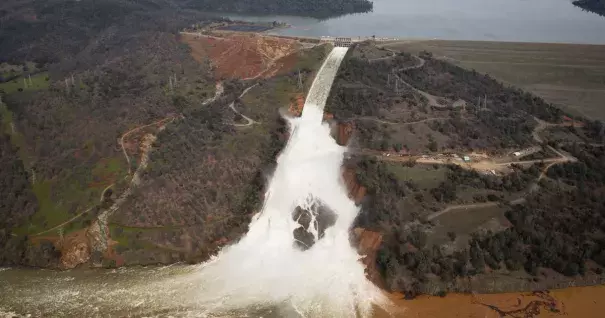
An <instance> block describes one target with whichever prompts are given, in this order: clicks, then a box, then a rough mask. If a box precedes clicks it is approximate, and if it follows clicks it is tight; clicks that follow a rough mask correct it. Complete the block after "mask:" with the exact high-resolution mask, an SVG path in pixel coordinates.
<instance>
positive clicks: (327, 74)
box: [302, 47, 349, 122]
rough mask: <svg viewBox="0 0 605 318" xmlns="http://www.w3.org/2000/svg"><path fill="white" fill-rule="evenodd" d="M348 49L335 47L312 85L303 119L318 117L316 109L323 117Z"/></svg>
mask: <svg viewBox="0 0 605 318" xmlns="http://www.w3.org/2000/svg"><path fill="white" fill-rule="evenodd" d="M348 49H349V48H347V47H335V48H334V49H332V52H330V54H329V55H328V57H327V58H326V60H325V61H324V63H323V65H322V66H321V69H320V70H319V72H318V73H317V76H316V77H315V80H314V81H313V84H311V89H310V90H309V94H307V99H306V100H305V106H304V108H303V112H302V117H308V116H311V115H312V114H313V115H316V114H317V112H316V111H315V109H317V110H319V112H321V113H322V116H323V110H324V107H325V106H326V101H327V100H328V96H329V95H330V90H331V88H332V83H334V78H335V77H336V73H337V72H338V68H339V67H340V63H341V62H342V60H343V59H344V57H345V55H346V54H347V51H348ZM319 122H321V119H319Z"/></svg>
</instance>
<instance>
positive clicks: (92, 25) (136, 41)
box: [0, 0, 324, 267]
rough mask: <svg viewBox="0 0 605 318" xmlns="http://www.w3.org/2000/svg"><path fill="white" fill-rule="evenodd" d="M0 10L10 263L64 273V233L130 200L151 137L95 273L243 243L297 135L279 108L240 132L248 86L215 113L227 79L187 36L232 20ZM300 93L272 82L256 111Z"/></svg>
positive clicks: (135, 4) (100, 10)
mask: <svg viewBox="0 0 605 318" xmlns="http://www.w3.org/2000/svg"><path fill="white" fill-rule="evenodd" d="M273 9H275V10H285V9H286V8H284V7H283V6H278V7H274V8H273ZM0 10H2V11H0V25H1V28H0V43H2V45H0V56H1V60H0V79H2V81H1V82H0V96H1V97H2V108H1V110H2V112H1V113H0V115H1V117H2V118H1V119H2V121H1V123H2V124H1V126H0V128H1V129H0V134H2V140H1V143H0V151H1V153H2V157H1V159H2V167H3V168H2V169H1V170H2V173H1V177H2V180H3V184H2V188H1V189H0V191H1V192H2V193H3V195H2V198H3V200H2V204H1V205H0V264H3V265H4V264H8V265H23V266H40V267H56V266H58V261H59V257H60V256H61V251H60V250H59V249H61V244H60V242H62V241H61V239H62V238H63V236H65V237H70V235H72V234H73V233H77V232H78V231H82V230H85V229H87V228H88V227H89V226H90V225H91V224H92V223H93V222H95V220H96V218H97V216H98V215H99V214H100V213H101V212H102V211H104V210H106V209H107V208H108V207H110V206H111V205H112V204H114V203H115V202H116V201H117V199H118V198H119V197H120V195H121V194H122V193H123V192H124V190H125V189H126V188H127V187H128V184H129V180H130V179H131V176H132V172H134V171H136V169H137V168H138V165H139V163H140V158H141V153H142V151H141V149H142V148H141V147H142V146H141V144H142V141H143V140H144V139H145V138H147V137H148V136H151V135H155V137H154V138H157V140H156V141H155V142H153V143H152V145H151V146H152V147H151V148H152V149H153V150H152V151H151V153H150V155H149V157H150V163H149V165H148V169H147V170H146V171H145V173H141V182H140V183H141V184H140V186H139V187H137V188H136V189H134V190H133V193H132V195H130V196H129V197H128V200H126V201H125V203H124V204H123V205H124V207H122V208H121V209H120V210H119V211H118V212H117V213H116V214H115V215H114V216H113V217H112V218H111V219H110V220H109V221H108V222H109V230H110V232H111V236H112V238H113V239H114V241H116V242H118V244H117V246H115V247H114V250H113V251H112V253H113V254H111V253H107V254H105V255H99V253H93V255H92V256H91V259H90V264H89V265H93V266H115V265H118V264H128V265H132V264H157V263H172V262H178V261H186V260H196V261H200V260H204V259H206V257H208V255H209V254H211V253H213V252H215V251H216V250H217V249H218V248H219V246H221V245H223V244H226V243H227V242H228V241H231V240H235V239H237V238H239V236H240V235H241V234H242V233H243V232H244V231H245V229H246V226H247V224H248V220H249V217H250V216H251V213H252V212H253V211H255V210H256V209H258V205H259V202H260V201H261V200H262V192H263V189H262V188H263V187H264V181H265V177H264V171H265V169H267V166H271V165H272V164H273V160H274V157H275V154H276V152H277V149H281V142H282V140H281V138H282V137H283V133H284V129H285V128H284V127H285V126H284V123H283V122H282V121H280V120H279V118H278V112H277V108H275V109H266V111H264V112H262V113H260V116H258V117H257V118H255V119H256V120H257V121H258V122H259V124H257V125H255V127H254V129H252V132H250V131H245V132H240V131H238V130H237V129H235V128H234V126H233V125H232V124H231V123H233V122H234V121H236V120H237V118H236V116H235V113H234V112H233V111H231V110H230V109H229V108H228V105H229V103H231V102H233V101H234V100H237V96H239V94H241V92H242V90H243V89H244V87H243V83H242V82H239V81H236V80H235V81H228V82H225V83H223V87H224V93H223V94H222V96H219V98H217V99H216V100H214V101H212V102H210V103H207V102H208V101H211V97H213V96H214V95H215V93H216V80H217V78H216V77H215V74H214V73H213V69H212V68H211V66H210V63H209V61H205V62H204V63H199V62H196V61H195V60H194V59H193V57H192V56H191V51H190V48H189V46H188V45H186V44H184V43H182V42H181V39H180V36H179V33H178V32H179V31H180V30H182V29H183V28H185V27H187V26H190V25H191V24H193V23H196V24H198V25H202V26H203V25H206V24H209V23H212V22H219V21H224V20H223V19H221V18H217V17H210V16H208V15H207V14H206V13H204V12H202V11H200V10H196V9H193V7H192V6H190V4H189V3H188V2H187V1H164V0H147V1H142V0H133V1H126V0H107V1H95V0H81V1H77V2H74V1H65V0H50V1H39V0H31V1H21V0H19V1H17V0H8V1H3V2H2V3H1V4H0ZM323 56H324V55H323V48H318V49H316V50H310V51H308V52H305V55H304V58H303V59H301V60H306V61H307V64H306V65H307V67H308V66H310V65H313V67H315V64H316V63H318V61H321V59H322V58H323ZM300 69H304V68H302V67H300ZM296 83H297V81H296V77H295V74H294V73H292V74H290V73H288V74H280V76H278V77H277V78H276V79H275V80H272V81H267V82H265V83H259V87H267V90H269V91H271V92H272V93H273V94H269V95H268V96H264V95H263V96H259V97H258V98H257V100H258V103H260V106H255V107H253V109H263V108H262V107H264V106H265V105H273V106H275V107H281V106H284V105H287V103H288V100H289V98H290V97H289V94H293V93H294V92H291V91H289V89H290V88H292V89H295V88H296ZM250 85H251V84H250ZM262 85H267V86H262ZM273 87H279V89H274V88H273ZM284 88H287V89H288V90H286V91H284ZM261 92H264V91H261ZM254 94H258V92H257V93H255V92H254V91H251V92H250V95H254ZM265 98H269V99H270V100H266V101H265ZM240 103H241V102H240ZM156 122H161V123H164V125H165V126H164V127H160V125H153V123H156ZM150 124H151V126H149V127H148V128H146V129H143V130H141V131H140V132H139V131H137V128H138V127H145V126H148V125H150ZM159 128H162V129H163V131H161V129H159ZM129 131H133V133H132V134H129V135H126V133H127V132H129ZM123 137H124V138H123ZM150 140H151V139H150ZM122 142H123V144H122ZM121 146H124V147H125V149H122V148H121ZM244 153H245V154H247V155H245V156H242V154H244ZM128 163H130V165H129V164H128ZM198 170H199V171H198ZM192 171H198V172H199V173H192ZM217 185H220V186H217ZM69 220H73V221H69ZM64 222H67V223H64ZM62 224H63V225H62ZM39 233H43V234H42V235H36V234H39ZM40 237H44V238H45V239H40V240H39V239H38V238H40ZM57 242H59V243H57ZM54 243H57V244H54ZM116 255H117V256H116Z"/></svg>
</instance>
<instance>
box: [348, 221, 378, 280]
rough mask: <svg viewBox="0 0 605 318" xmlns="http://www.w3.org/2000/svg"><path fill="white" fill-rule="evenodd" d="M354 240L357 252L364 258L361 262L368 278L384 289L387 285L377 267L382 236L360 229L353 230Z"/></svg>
mask: <svg viewBox="0 0 605 318" xmlns="http://www.w3.org/2000/svg"><path fill="white" fill-rule="evenodd" d="M353 238H354V243H355V245H356V246H357V252H358V253H359V255H361V256H362V259H361V262H362V263H363V265H365V267H366V271H365V272H366V276H367V277H368V279H369V280H370V281H371V282H372V283H374V285H376V286H378V287H380V288H383V289H384V288H385V286H386V285H385V283H384V280H383V279H382V276H381V275H380V272H379V271H378V268H377V267H376V257H377V256H378V255H377V254H378V249H379V248H380V245H381V244H382V234H380V233H378V232H373V231H368V230H366V229H363V228H360V227H358V228H355V229H354V230H353Z"/></svg>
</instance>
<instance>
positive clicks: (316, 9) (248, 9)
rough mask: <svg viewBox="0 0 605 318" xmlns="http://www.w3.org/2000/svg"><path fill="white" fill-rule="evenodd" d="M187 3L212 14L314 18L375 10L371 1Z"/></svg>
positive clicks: (297, 0)
mask: <svg viewBox="0 0 605 318" xmlns="http://www.w3.org/2000/svg"><path fill="white" fill-rule="evenodd" d="M187 3H188V5H189V6H190V7H193V8H196V9H200V10H205V11H211V12H229V13H234V12H236V13H252V14H287V15H300V16H308V17H314V18H329V17H335V16H339V15H344V14H350V13H361V12H369V11H372V8H373V3H372V2H371V1H369V0H306V1H301V0H280V1H275V0H235V1H223V0H205V1H198V0H194V1H188V2H187Z"/></svg>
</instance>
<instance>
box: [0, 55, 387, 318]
mask: <svg viewBox="0 0 605 318" xmlns="http://www.w3.org/2000/svg"><path fill="white" fill-rule="evenodd" d="M346 52H347V48H334V49H333V50H332V52H331V53H330V55H329V56H328V57H327V59H326V60H325V62H324V64H323V66H322V67H321V69H320V71H319V73H318V74H317V76H316V78H315V80H314V82H313V84H312V86H311V90H310V92H309V94H308V97H307V100H306V103H305V108H304V110H303V113H302V116H301V117H300V118H289V119H288V121H289V123H290V132H291V133H290V139H289V140H288V144H287V146H286V147H285V148H284V150H283V151H282V153H281V154H280V155H279V157H278V159H277V163H278V164H277V167H276V170H275V172H274V173H273V176H272V177H271V180H270V182H269V185H268V190H267V193H266V199H265V202H264V204H263V208H262V211H260V212H259V213H258V214H257V215H256V216H255V217H254V218H253V220H252V222H251V224H250V228H249V231H248V233H247V234H246V235H245V236H244V237H243V238H242V239H241V240H240V241H239V242H237V243H236V244H234V245H232V246H229V247H226V248H225V249H223V250H222V251H221V252H220V253H219V254H218V255H217V256H216V257H214V258H213V259H212V260H210V261H208V262H206V263H204V264H200V265H197V266H174V267H164V268H157V269H140V268H139V269H137V268H132V269H123V270H116V271H112V272H94V271H92V272H87V274H81V273H77V272H74V273H71V274H70V273H55V272H50V271H31V272H27V273H23V272H20V271H19V270H7V271H0V280H2V279H5V280H6V281H7V282H8V284H0V285H3V286H0V294H1V295H2V296H0V312H1V310H5V311H13V310H14V311H17V312H20V313H33V314H34V316H45V317H52V316H61V317H69V316H74V317H75V316H77V317H80V316H87V317H90V316H115V315H129V316H130V315H136V316H158V317H166V316H172V317H260V316H263V317H355V316H362V317H365V316H369V315H370V314H371V311H372V306H373V305H374V304H378V305H381V304H383V303H384V298H383V296H382V293H381V292H380V291H379V290H378V289H377V288H376V287H375V286H374V285H373V284H372V283H371V282H370V281H368V280H367V278H366V277H365V273H364V267H363V265H362V264H361V262H360V261H359V258H360V256H359V255H358V254H357V251H356V250H355V249H354V248H353V247H352V246H351V243H350V241H349V230H350V228H351V226H352V224H353V222H354V220H355V217H356V216H357V213H358V208H357V207H356V206H355V204H354V202H352V201H351V200H350V199H349V197H348V195H347V190H346V188H345V186H344V184H343V181H342V176H341V165H342V160H343V157H344V153H345V150H346V149H345V148H344V147H341V146H339V145H338V144H337V143H336V142H335V140H334V139H333V138H332V137H331V136H330V127H329V126H328V125H327V124H326V123H323V122H322V118H323V109H324V106H325V103H326V100H327V98H328V95H329V93H330V88H331V86H332V82H333V80H334V77H335V76H336V72H337V71H338V67H339V65H340V63H341V61H342V60H343V58H344V56H345V54H346ZM325 220H328V221H325ZM15 274H18V275H20V276H21V277H19V278H18V279H16V278H13V276H14V275H15ZM82 276H83V277H82Z"/></svg>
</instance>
